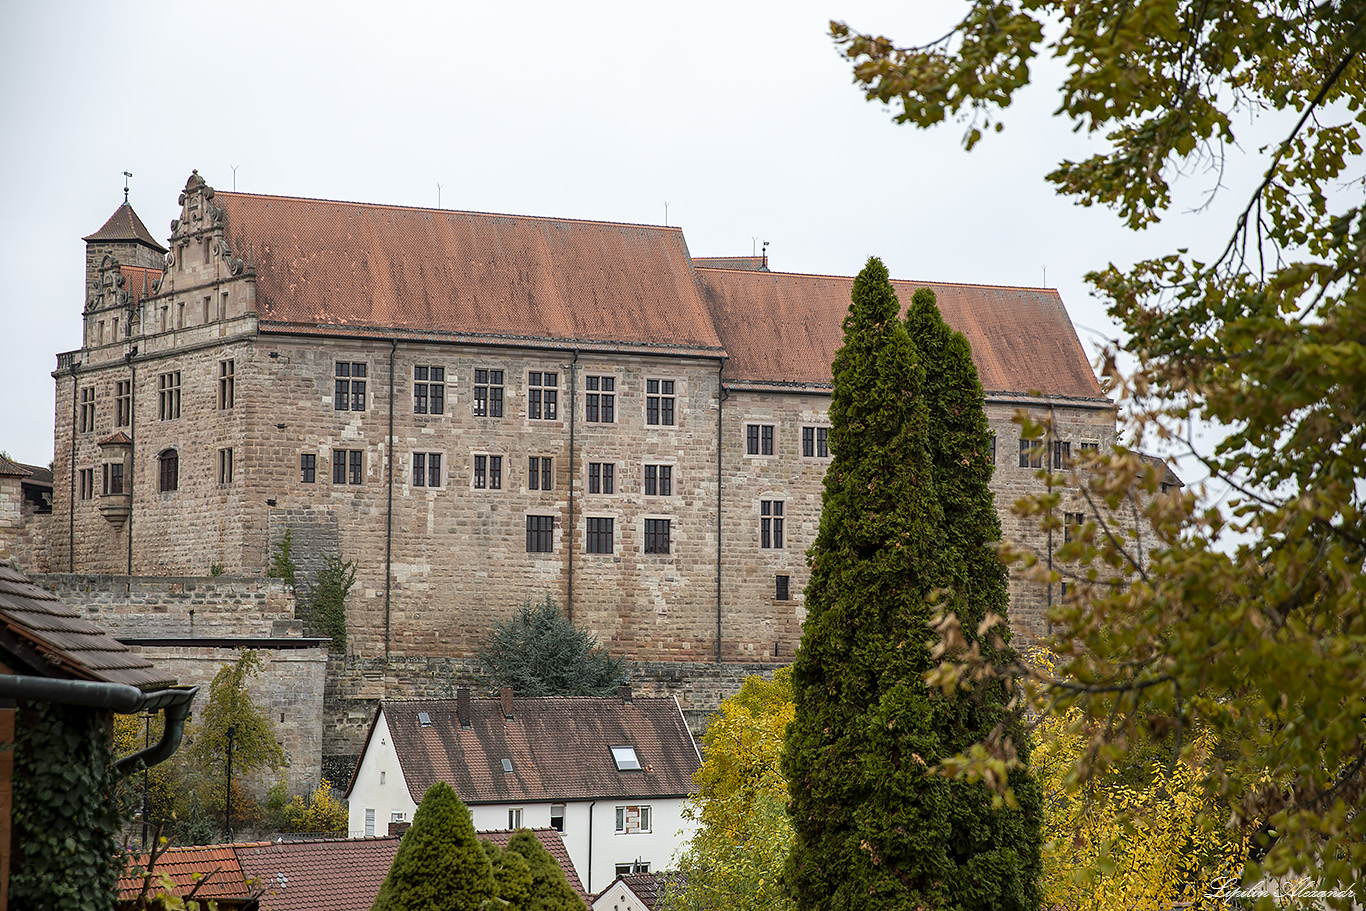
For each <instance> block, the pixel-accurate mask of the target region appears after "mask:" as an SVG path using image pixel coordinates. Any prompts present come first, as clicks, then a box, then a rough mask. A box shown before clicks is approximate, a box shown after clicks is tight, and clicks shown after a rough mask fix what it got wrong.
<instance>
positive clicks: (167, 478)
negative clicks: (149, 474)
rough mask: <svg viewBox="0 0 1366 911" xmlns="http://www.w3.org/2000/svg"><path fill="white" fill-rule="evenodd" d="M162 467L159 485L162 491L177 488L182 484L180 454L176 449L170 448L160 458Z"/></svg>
mask: <svg viewBox="0 0 1366 911" xmlns="http://www.w3.org/2000/svg"><path fill="white" fill-rule="evenodd" d="M158 462H159V464H160V467H161V471H160V475H159V477H160V483H159V484H158V485H157V486H158V489H160V490H161V492H162V493H165V492H166V491H168V490H175V489H176V488H178V487H179V486H180V454H179V453H177V452H176V451H175V450H174V449H168V450H166V451H165V452H163V453H162V454H161V455H160V457H159V458H158Z"/></svg>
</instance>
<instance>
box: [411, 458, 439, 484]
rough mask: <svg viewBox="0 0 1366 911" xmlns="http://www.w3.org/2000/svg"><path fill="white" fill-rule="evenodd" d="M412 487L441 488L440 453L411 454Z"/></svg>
mask: <svg viewBox="0 0 1366 911" xmlns="http://www.w3.org/2000/svg"><path fill="white" fill-rule="evenodd" d="M413 486H414V487H440V486H441V453H439V452H415V453H413Z"/></svg>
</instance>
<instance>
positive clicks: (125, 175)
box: [123, 171, 133, 206]
mask: <svg viewBox="0 0 1366 911" xmlns="http://www.w3.org/2000/svg"><path fill="white" fill-rule="evenodd" d="M132 176H133V172H132V171H124V172H123V204H124V205H125V206H126V205H128V178H130V177H132Z"/></svg>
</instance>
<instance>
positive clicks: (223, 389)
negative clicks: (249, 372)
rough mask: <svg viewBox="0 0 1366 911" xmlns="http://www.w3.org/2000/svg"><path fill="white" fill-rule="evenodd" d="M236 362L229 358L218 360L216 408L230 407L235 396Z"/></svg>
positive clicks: (225, 408) (220, 409)
mask: <svg viewBox="0 0 1366 911" xmlns="http://www.w3.org/2000/svg"><path fill="white" fill-rule="evenodd" d="M236 374H237V364H236V362H235V361H233V360H232V359H231V358H229V359H228V360H226V361H219V362H218V410H219V411H227V410H229V409H231V408H232V406H233V401H234V399H235V398H236V397H237V389H236V385H237V376H236Z"/></svg>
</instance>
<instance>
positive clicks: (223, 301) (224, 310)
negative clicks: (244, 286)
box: [218, 291, 228, 319]
mask: <svg viewBox="0 0 1366 911" xmlns="http://www.w3.org/2000/svg"><path fill="white" fill-rule="evenodd" d="M227 315H228V292H226V291H224V292H223V294H222V296H221V297H219V298H218V318H219V319H223V318H224V317H226V316H227Z"/></svg>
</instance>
